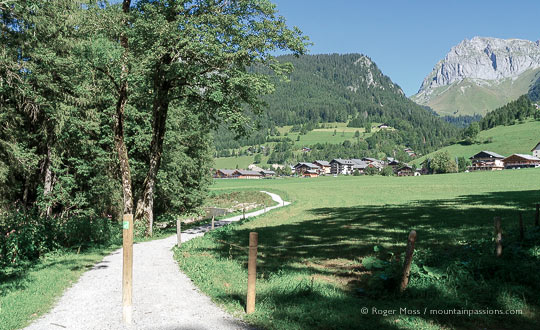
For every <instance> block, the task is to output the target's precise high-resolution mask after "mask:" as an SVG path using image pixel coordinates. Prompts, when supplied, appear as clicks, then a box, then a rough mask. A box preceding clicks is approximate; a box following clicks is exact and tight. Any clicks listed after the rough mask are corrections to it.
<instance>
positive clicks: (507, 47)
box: [411, 37, 540, 115]
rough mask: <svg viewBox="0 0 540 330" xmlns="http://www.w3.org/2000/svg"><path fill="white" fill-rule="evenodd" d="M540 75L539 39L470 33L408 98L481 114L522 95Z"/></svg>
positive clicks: (441, 109)
mask: <svg viewBox="0 0 540 330" xmlns="http://www.w3.org/2000/svg"><path fill="white" fill-rule="evenodd" d="M539 77H540V40H538V41H536V42H533V41H529V40H523V39H499V38H492V37H474V38H472V39H471V40H468V39H465V40H463V41H461V42H460V43H459V44H458V45H456V46H454V47H452V48H451V50H450V51H449V52H448V54H447V55H446V56H445V58H444V59H442V60H440V61H439V62H438V63H437V64H436V65H435V67H434V68H433V70H432V72H431V73H429V74H428V75H427V76H426V78H425V79H424V81H423V82H422V85H421V87H420V89H419V91H418V93H417V94H415V95H413V96H412V97H411V99H412V100H413V101H415V102H417V103H418V104H421V105H427V106H430V107H431V108H433V109H434V110H435V111H436V112H438V113H440V114H445V115H449V114H450V115H451V114H454V115H455V114H476V113H478V114H485V113H487V112H488V111H490V110H493V109H495V108H497V107H499V106H501V105H503V104H505V103H507V102H509V101H511V100H513V99H516V98H517V97H519V96H520V95H523V94H526V93H527V92H528V90H529V88H530V87H531V85H532V84H533V83H534V82H535V81H536V80H537V79H538V78H539ZM458 85H460V88H455V86H458ZM467 89H469V90H470V92H469V93H468V92H467ZM478 95H481V96H478ZM468 98H476V99H473V100H471V101H470V102H469V100H468Z"/></svg>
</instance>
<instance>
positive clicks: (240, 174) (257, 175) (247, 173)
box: [214, 169, 276, 179]
mask: <svg viewBox="0 0 540 330" xmlns="http://www.w3.org/2000/svg"><path fill="white" fill-rule="evenodd" d="M275 175H276V172H275V171H269V170H260V171H253V170H224V169H220V170H215V172H214V178H216V179H262V178H270V177H273V176H275Z"/></svg>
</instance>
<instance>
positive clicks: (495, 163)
mask: <svg viewBox="0 0 540 330" xmlns="http://www.w3.org/2000/svg"><path fill="white" fill-rule="evenodd" d="M531 151H532V155H527V154H513V155H511V156H508V157H504V156H501V155H499V154H497V153H495V152H491V151H481V152H479V153H477V154H476V155H474V156H472V157H471V158H469V159H470V160H471V166H470V167H469V170H470V171H499V170H504V169H520V168H530V167H540V143H538V144H537V145H536V147H534V148H533V149H532V150H531Z"/></svg>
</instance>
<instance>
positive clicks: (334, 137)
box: [214, 123, 380, 169]
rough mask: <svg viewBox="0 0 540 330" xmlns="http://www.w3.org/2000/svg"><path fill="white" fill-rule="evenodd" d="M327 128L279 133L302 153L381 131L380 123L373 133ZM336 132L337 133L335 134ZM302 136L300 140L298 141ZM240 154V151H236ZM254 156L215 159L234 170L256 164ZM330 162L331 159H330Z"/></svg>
mask: <svg viewBox="0 0 540 330" xmlns="http://www.w3.org/2000/svg"><path fill="white" fill-rule="evenodd" d="M326 125H327V126H328V127H326V128H316V129H314V130H312V131H309V132H307V134H305V135H301V134H300V133H299V132H290V129H291V128H292V126H282V127H278V131H279V132H280V134H281V135H282V136H283V135H284V134H285V133H287V137H288V138H289V139H291V140H292V141H293V142H294V148H295V149H296V150H295V152H296V153H299V152H301V149H302V148H303V147H309V146H313V145H315V144H317V143H321V144H324V143H330V144H342V143H343V142H344V141H345V140H349V141H351V142H352V141H354V140H355V139H356V138H355V137H354V134H355V133H356V131H358V133H360V138H367V137H370V136H371V135H373V133H375V132H377V131H379V130H380V129H379V128H377V126H378V125H379V123H373V124H372V130H371V133H365V129H364V128H357V127H347V123H329V124H326ZM334 131H335V132H334ZM298 136H300V139H299V140H297V139H298ZM275 144H276V143H275V142H269V143H267V145H268V146H270V147H273V146H274V145H275ZM236 151H237V152H238V150H236ZM254 157H255V156H254V155H252V156H238V157H219V158H215V159H214V167H215V168H227V169H234V168H236V167H237V166H238V168H243V169H245V168H247V167H248V166H249V165H250V164H253V162H254ZM267 160H268V157H267V156H263V157H262V161H261V163H262V164H266V161H267ZM329 160H330V159H329Z"/></svg>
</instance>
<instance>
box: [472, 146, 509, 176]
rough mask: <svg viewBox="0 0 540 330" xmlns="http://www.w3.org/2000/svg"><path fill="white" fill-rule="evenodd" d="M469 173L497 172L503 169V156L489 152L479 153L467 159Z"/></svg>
mask: <svg viewBox="0 0 540 330" xmlns="http://www.w3.org/2000/svg"><path fill="white" fill-rule="evenodd" d="M469 159H470V160H471V163H472V165H471V167H470V168H469V170H471V171H499V170H503V169H504V162H503V160H504V156H501V155H499V154H497V153H494V152H491V151H480V152H479V153H477V154H476V155H474V156H472V157H470V158H469Z"/></svg>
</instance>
